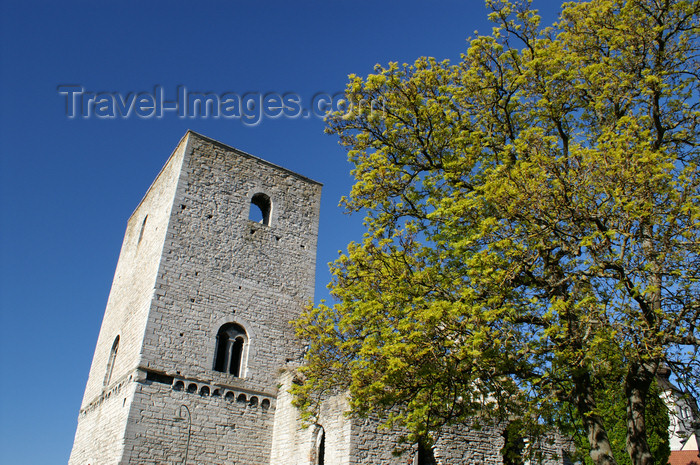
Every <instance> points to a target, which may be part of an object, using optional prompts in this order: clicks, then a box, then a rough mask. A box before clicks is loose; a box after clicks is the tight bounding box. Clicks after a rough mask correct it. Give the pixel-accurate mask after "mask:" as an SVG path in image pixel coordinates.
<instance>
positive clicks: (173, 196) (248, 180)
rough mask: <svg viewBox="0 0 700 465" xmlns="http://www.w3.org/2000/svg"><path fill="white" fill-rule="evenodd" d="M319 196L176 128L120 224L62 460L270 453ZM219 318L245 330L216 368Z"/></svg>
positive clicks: (309, 266) (296, 347)
mask: <svg viewBox="0 0 700 465" xmlns="http://www.w3.org/2000/svg"><path fill="white" fill-rule="evenodd" d="M256 194H257V196H262V197H265V198H266V199H269V203H270V206H271V209H270V211H269V216H268V218H266V220H265V221H264V222H263V224H261V223H259V222H254V221H251V220H250V219H249V212H250V210H251V208H253V209H256V208H257V207H256V206H255V205H252V203H256V202H258V205H260V203H259V199H258V201H256V200H255V198H256V197H257V196H256ZM320 194H321V185H320V184H319V183H316V182H315V181H311V180H309V179H307V178H304V177H302V176H300V175H297V174H295V173H292V172H290V171H288V170H286V169H284V168H281V167H278V166H275V165H273V164H271V163H268V162H265V161H263V160H260V159H258V158H256V157H253V156H252V155H248V154H245V153H243V152H240V151H238V150H235V149H233V148H231V147H228V146H225V145H223V144H220V143H218V142H216V141H213V140H211V139H208V138H206V137H203V136H200V135H198V134H195V133H192V132H188V133H187V134H186V136H185V137H184V138H183V140H182V141H181V142H180V145H179V146H178V148H177V149H176V151H175V152H174V154H173V155H172V156H171V158H170V160H169V161H168V163H167V164H166V166H165V167H164V168H163V170H162V172H161V173H160V175H159V176H158V178H157V179H156V181H155V182H154V184H153V185H152V186H151V188H150V189H149V191H148V193H147V194H146V196H145V197H144V199H143V200H142V202H141V204H140V205H139V206H138V208H137V209H136V211H135V212H134V214H133V215H132V217H131V218H130V220H129V222H128V225H127V231H126V234H125V238H124V242H123V245H122V251H121V254H120V258H119V263H118V265H117V271H116V273H115V277H114V282H113V285H112V290H111V292H110V297H109V300H108V304H107V310H106V311H105V317H104V320H103V324H102V328H101V330H100V336H99V337H98V343H97V347H96V350H95V356H94V359H93V363H92V367H91V371H90V376H89V379H88V383H87V387H86V392H85V397H84V401H83V406H82V408H81V413H80V417H79V422H78V429H77V432H76V439H75V443H74V447H73V452H72V454H71V460H70V463H71V464H81V465H84V464H90V465H96V464H103V463H104V464H117V463H118V464H147V463H153V464H156V463H173V462H181V461H182V459H183V458H184V455H185V454H187V455H188V456H189V457H190V458H192V459H193V460H194V461H195V462H196V463H239V464H251V465H252V464H255V465H259V464H265V463H268V461H269V457H270V449H271V442H272V439H271V438H272V427H273V419H274V412H275V408H276V395H277V390H278V386H277V376H278V372H279V370H280V368H281V367H283V366H284V365H285V364H286V363H287V362H288V361H292V360H298V359H299V358H300V356H301V354H302V346H301V344H300V343H299V342H298V341H297V340H296V339H295V337H294V332H293V329H292V326H291V324H290V322H291V321H292V320H294V319H295V318H296V317H297V316H298V315H299V312H300V311H301V310H302V308H303V306H304V305H306V304H307V303H309V302H311V301H312V299H313V290H314V274H315V260H316V241H317V230H318V215H319V204H320ZM254 196H256V197H254ZM251 202H252V203H251ZM144 219H145V222H144ZM229 325H237V326H236V327H237V328H242V330H243V331H244V334H245V343H244V345H243V347H244V350H243V352H242V354H243V357H242V362H241V363H240V366H241V372H239V373H234V372H233V371H231V372H228V371H229V370H228V369H223V370H222V369H221V367H218V366H217V368H218V369H219V370H221V371H218V370H215V369H214V368H215V357H216V354H217V345H218V343H219V342H218V335H219V333H220V329H222V328H226V327H228V326H229ZM117 336H119V345H118V350H117V352H116V357H113V354H112V356H111V355H110V354H111V353H113V352H114V350H113V349H112V348H113V344H114V340H115V338H116V337H117ZM112 365H113V368H112V377H111V382H110V383H108V385H106V386H103V380H104V376H105V373H106V372H107V371H109V368H108V367H109V366H112ZM231 366H233V365H231ZM183 428H184V429H183ZM185 430H186V433H185Z"/></svg>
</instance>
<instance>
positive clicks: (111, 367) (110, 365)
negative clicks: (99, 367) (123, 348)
mask: <svg viewBox="0 0 700 465" xmlns="http://www.w3.org/2000/svg"><path fill="white" fill-rule="evenodd" d="M118 350H119V336H117V337H116V338H115V339H114V342H113V343H112V349H111V350H110V351H109V360H107V371H106V372H105V380H104V383H103V386H104V387H107V386H108V385H109V382H110V381H111V379H112V371H114V361H115V360H116V359H117V351H118Z"/></svg>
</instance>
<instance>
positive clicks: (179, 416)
mask: <svg viewBox="0 0 700 465" xmlns="http://www.w3.org/2000/svg"><path fill="white" fill-rule="evenodd" d="M182 409H185V410H186V411H187V445H186V446H185V460H183V461H182V463H183V465H187V455H188V454H189V452H190V435H191V434H192V414H191V413H190V409H189V408H188V407H187V406H186V405H185V404H182V405H181V406H180V408H178V410H177V416H176V417H175V420H176V421H180V420H184V419H185V418H184V417H183V415H182Z"/></svg>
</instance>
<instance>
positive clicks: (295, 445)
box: [270, 369, 355, 465]
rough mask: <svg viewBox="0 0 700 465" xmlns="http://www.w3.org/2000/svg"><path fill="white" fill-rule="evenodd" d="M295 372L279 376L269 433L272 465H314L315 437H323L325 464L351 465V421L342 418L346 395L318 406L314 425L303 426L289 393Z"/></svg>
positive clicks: (316, 450) (345, 406) (287, 372)
mask: <svg viewBox="0 0 700 465" xmlns="http://www.w3.org/2000/svg"><path fill="white" fill-rule="evenodd" d="M293 377H294V372H293V370H291V369H288V370H284V371H283V372H282V373H281V375H280V389H279V393H278V396H277V409H276V411H275V422H274V429H273V434H272V454H271V457H270V464H271V465H289V464H293V465H315V464H316V463H317V462H316V457H317V455H318V447H317V446H318V444H317V443H318V437H319V434H321V433H323V434H324V437H325V447H324V450H325V460H324V462H325V463H326V464H332V465H350V464H351V463H353V464H354V463H355V462H351V450H352V443H353V438H352V433H353V431H352V421H351V420H350V419H349V418H347V417H346V416H345V412H346V411H347V410H348V404H347V400H346V396H345V395H337V396H332V397H330V398H328V399H326V400H325V401H324V403H323V405H322V406H321V411H320V413H319V417H318V422H317V424H313V425H305V424H303V423H302V421H301V416H300V415H299V410H298V409H297V408H296V407H294V406H293V405H292V400H293V398H292V395H291V394H290V393H289V389H290V388H291V385H292V381H293Z"/></svg>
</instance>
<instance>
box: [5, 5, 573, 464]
mask: <svg viewBox="0 0 700 465" xmlns="http://www.w3.org/2000/svg"><path fill="white" fill-rule="evenodd" d="M558 4H559V2H557V1H556V0H534V5H535V6H536V7H539V8H541V10H542V12H543V13H545V15H546V17H547V18H548V19H549V20H551V19H552V17H553V15H554V14H556V12H557V11H558ZM486 14H487V12H486V10H485V8H484V6H483V2H482V1H481V0H461V1H435V2H425V1H401V2H400V1H391V2H389V1H377V0H374V1H357V0H356V1H324V2H321V1H318V2H315V1H314V2H312V1H308V2H289V1H274V2H273V1H268V2H263V1H260V2H253V1H218V2H215V1H208V0H207V1H199V2H191V1H190V2H183V1H170V2H164V1H148V2H136V1H120V2H100V1H94V0H93V1H72V0H68V1H64V2H31V1H3V2H2V3H1V6H0V34H2V39H1V41H0V60H1V61H0V84H1V85H0V94H1V99H0V202H1V205H0V206H1V208H2V210H1V211H0V239H1V240H0V311H1V313H0V318H1V321H0V363H1V364H0V379H1V381H2V388H3V393H2V395H0V463H7V464H13V465H21V464H42V465H51V464H64V463H66V462H67V460H68V456H69V454H70V449H71V446H72V442H73V436H74V434H75V427H76V424H77V423H76V422H77V415H78V409H79V407H80V403H81V399H82V395H83V389H84V387H85V382H86V380H87V376H88V370H89V367H90V362H91V359H92V353H93V350H94V346H95V342H96V340H97V334H98V331H99V328H100V323H101V321H102V315H103V312H104V308H105V304H106V302H107V295H108V293H109V288H110V285H111V281H112V275H113V272H114V268H115V266H116V261H117V256H118V253H119V248H120V246H121V240H122V235H123V233H124V228H125V226H126V220H127V218H128V217H129V215H130V214H131V212H132V211H133V209H134V208H135V207H136V205H137V204H138V202H139V200H140V199H141V197H142V196H143V195H144V193H145V192H146V189H147V188H148V186H149V185H150V183H151V181H152V180H153V179H154V177H155V176H156V174H157V173H158V171H159V169H160V168H161V166H162V165H163V164H164V163H165V161H166V159H167V158H168V156H169V155H170V153H171V151H172V150H173V148H174V147H175V145H176V144H177V142H178V140H179V139H180V138H181V137H182V136H183V135H184V133H185V131H186V130H187V129H192V130H195V131H197V132H200V133H202V134H204V135H206V136H208V137H211V138H214V139H217V140H220V141H222V142H224V143H226V144H228V145H232V146H234V147H237V148H240V149H241V150H244V151H247V152H249V153H252V154H255V155H257V156H259V157H262V158H264V159H267V160H269V161H271V162H274V163H277V164H279V165H282V166H284V167H286V168H289V169H291V170H294V171H296V172H299V173H301V174H303V175H305V176H308V177H310V178H312V179H315V180H317V181H320V182H322V183H323V184H324V191H323V200H322V205H321V224H320V231H319V234H320V239H319V249H318V260H317V263H318V271H317V285H316V289H317V291H316V299H317V300H318V299H320V298H323V297H325V296H326V290H325V285H326V283H327V282H328V279H329V275H328V267H327V265H326V263H328V262H329V261H331V260H333V259H334V258H335V257H336V256H337V251H338V250H339V249H343V248H344V247H345V245H346V244H347V243H348V242H349V241H350V240H353V239H358V238H359V237H360V235H361V233H362V231H361V228H360V224H361V218H359V217H348V216H346V215H344V214H343V213H342V211H341V210H340V208H338V207H337V204H338V200H339V198H340V197H341V195H344V194H346V193H347V192H348V190H349V188H350V185H351V178H350V174H349V171H350V167H349V165H348V164H347V162H346V159H345V152H344V150H343V149H342V148H341V147H340V146H339V145H338V143H337V140H336V138H335V137H333V136H329V135H324V134H323V122H322V121H321V120H320V119H317V118H313V117H311V118H306V119H303V118H297V119H289V118H279V119H267V120H263V121H262V122H261V124H259V125H257V126H249V125H245V124H242V122H241V121H240V120H235V119H212V118H206V119H205V118H186V119H182V118H179V117H178V116H177V115H176V114H174V113H168V114H164V117H163V118H161V119H157V118H138V117H136V116H134V115H132V116H131V117H129V118H116V119H97V118H87V119H85V118H80V117H78V118H74V119H69V118H67V117H66V108H65V106H66V97H65V96H62V95H60V94H59V93H58V90H57V86H59V85H62V84H77V85H81V86H82V87H83V88H85V89H86V90H88V91H93V92H110V93H118V94H119V95H123V96H126V94H128V93H129V92H153V88H154V86H157V85H159V86H162V88H163V90H164V92H165V93H166V95H167V98H174V95H175V93H176V88H177V86H186V87H187V89H189V90H190V91H199V92H214V93H216V94H223V93H226V92H234V93H237V94H239V95H242V94H244V93H246V92H258V93H266V92H277V93H280V94H281V93H285V92H295V93H297V94H299V95H300V96H301V97H303V98H304V99H305V103H308V99H310V97H311V96H312V95H314V94H316V93H318V92H329V93H334V92H338V91H342V90H343V88H344V86H345V82H346V80H347V75H348V74H350V73H355V74H358V75H366V74H368V73H370V72H371V71H372V68H373V66H374V65H375V64H376V63H382V64H385V63H387V62H388V61H398V62H412V61H413V60H414V59H415V58H417V57H419V56H424V55H429V56H435V57H437V58H439V59H444V58H448V59H451V60H452V61H456V60H458V59H459V54H460V53H461V52H463V51H464V50H465V49H466V46H465V45H466V38H467V37H468V36H470V35H473V32H474V30H475V29H478V30H479V31H480V32H490V28H491V25H490V24H489V23H487V21H486V19H485V18H486Z"/></svg>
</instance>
